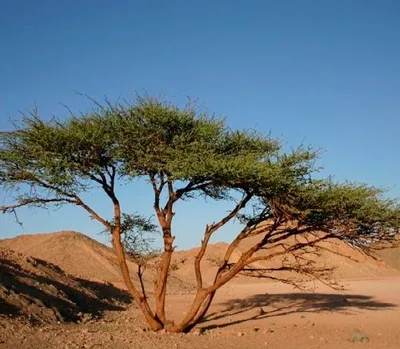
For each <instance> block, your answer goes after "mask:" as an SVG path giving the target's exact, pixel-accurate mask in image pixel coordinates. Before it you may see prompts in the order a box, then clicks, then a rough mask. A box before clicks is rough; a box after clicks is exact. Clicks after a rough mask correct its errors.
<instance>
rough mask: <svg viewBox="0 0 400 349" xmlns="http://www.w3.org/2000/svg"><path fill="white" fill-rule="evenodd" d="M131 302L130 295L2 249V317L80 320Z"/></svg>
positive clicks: (0, 279)
mask: <svg viewBox="0 0 400 349" xmlns="http://www.w3.org/2000/svg"><path fill="white" fill-rule="evenodd" d="M128 303H130V297H129V295H128V294H127V293H126V292H124V291H122V290H120V289H117V288H116V287H114V286H112V285H110V284H101V283H97V282H93V281H92V282H91V281H88V280H83V279H79V278H76V277H73V276H71V275H68V274H66V273H65V272H64V271H63V270H62V269H61V268H59V267H57V266H55V265H53V264H51V263H49V262H47V261H44V260H41V259H38V258H33V257H30V256H26V255H24V254H21V253H18V252H15V251H11V250H8V249H4V248H0V317H7V318H10V317H24V318H26V319H28V320H30V321H31V322H34V323H37V322H39V323H41V322H45V323H53V322H57V321H60V322H64V321H79V320H81V319H83V318H85V317H96V316H99V315H101V313H102V312H103V311H105V310H119V309H123V308H124V304H128Z"/></svg>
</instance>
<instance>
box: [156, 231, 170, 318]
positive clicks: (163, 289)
mask: <svg viewBox="0 0 400 349" xmlns="http://www.w3.org/2000/svg"><path fill="white" fill-rule="evenodd" d="M164 234H165V235H166V236H165V237H164V253H163V255H162V261H161V270H160V278H159V280H158V283H157V289H156V317H157V318H158V319H159V320H160V321H161V322H162V323H164V324H165V323H166V317H165V298H166V293H167V280H168V274H169V267H170V265H171V258H172V252H173V246H172V244H173V241H174V238H173V237H172V236H170V235H168V233H167V234H166V233H165V232H164Z"/></svg>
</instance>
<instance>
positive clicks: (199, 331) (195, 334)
mask: <svg viewBox="0 0 400 349" xmlns="http://www.w3.org/2000/svg"><path fill="white" fill-rule="evenodd" d="M202 334H203V331H202V330H200V329H198V330H195V331H193V332H192V335H193V336H201V335H202Z"/></svg>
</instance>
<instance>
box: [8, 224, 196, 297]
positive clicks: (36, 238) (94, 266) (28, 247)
mask: <svg viewBox="0 0 400 349" xmlns="http://www.w3.org/2000/svg"><path fill="white" fill-rule="evenodd" d="M0 247H3V248H7V249H10V250H14V251H17V252H20V253H23V254H26V255H28V256H32V257H34V258H39V259H42V260H44V261H46V262H49V263H52V264H54V265H56V266H58V267H60V268H61V269H62V270H64V271H65V272H66V273H68V274H70V275H73V276H74V277H78V278H82V279H85V280H91V281H95V282H101V283H104V282H105V283H111V284H113V285H115V286H117V287H119V288H121V289H125V284H124V283H123V281H122V277H121V273H120V269H119V266H118V262H117V259H116V256H115V253H114V251H113V250H112V248H110V247H108V246H105V245H103V244H101V243H100V242H98V241H96V240H94V239H91V238H90V237H88V236H86V235H83V234H81V233H77V232H74V231H60V232H56V233H47V234H30V235H21V236H18V237H16V238H11V239H4V240H0ZM127 263H128V267H129V270H130V273H131V276H132V279H133V281H134V283H135V284H136V286H137V287H140V285H139V283H138V278H137V265H136V264H135V263H134V262H132V261H128V262H127ZM144 280H145V285H146V289H147V290H149V291H150V292H151V291H153V289H154V280H155V269H154V268H147V270H146V272H145V274H144ZM183 280H185V279H180V278H178V277H176V276H172V278H171V283H170V285H169V292H171V293H181V292H187V291H188V290H190V289H191V288H192V286H191V284H190V283H188V282H185V281H183Z"/></svg>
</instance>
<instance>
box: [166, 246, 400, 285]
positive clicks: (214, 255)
mask: <svg viewBox="0 0 400 349" xmlns="http://www.w3.org/2000/svg"><path fill="white" fill-rule="evenodd" d="M257 240H258V238H249V239H246V240H243V241H242V243H241V244H240V245H239V246H238V248H237V249H236V250H235V252H234V253H233V255H232V258H231V261H232V262H235V261H237V260H238V258H239V257H240V255H241V254H242V253H243V252H244V251H246V250H247V249H248V248H250V247H251V246H253V245H254V244H255V243H256V242H257ZM289 242H290V241H289ZM292 243H294V241H292ZM321 245H322V246H323V247H325V248H326V250H325V251H322V252H321V255H320V256H319V257H317V256H309V257H308V258H309V259H313V260H314V261H316V263H317V265H318V266H329V267H334V268H336V269H335V271H334V273H333V276H334V277H335V278H337V279H358V278H371V277H387V276H397V275H400V248H398V249H388V250H382V251H379V252H378V253H377V257H378V259H374V258H371V257H369V256H366V255H364V254H361V253H360V252H359V251H358V250H357V249H354V248H352V247H350V246H348V245H347V244H345V243H344V242H341V241H336V242H334V243H330V242H324V243H322V244H321ZM227 247H228V244H226V243H218V244H215V245H209V246H208V249H207V252H206V254H205V256H204V258H203V261H202V272H203V279H204V281H205V282H206V283H211V282H212V281H213V279H214V276H215V273H216V271H217V267H216V263H217V262H218V261H220V260H221V259H222V257H223V256H224V254H225V251H226V249H227ZM277 250H279V247H276V248H272V249H270V250H269V251H268V253H273V252H274V251H277ZM329 250H330V251H331V252H329ZM198 251H199V249H198V248H194V249H191V250H189V251H182V252H178V253H176V254H175V256H174V263H175V265H176V266H177V268H176V271H175V273H176V275H177V276H179V277H180V278H184V279H185V280H194V279H195V274H194V269H193V263H194V260H195V256H196V254H197V253H198ZM265 253H266V252H264V251H260V252H258V253H257V254H256V255H263V254H265ZM283 258H284V257H281V258H275V259H273V260H271V261H269V262H268V263H267V262H257V263H255V264H254V265H253V267H255V268H263V267H279V266H281V263H282V259H283ZM292 274H293V275H292ZM272 276H277V277H284V276H285V277H289V278H291V277H292V276H293V277H294V276H295V275H294V273H289V274H288V273H276V274H273V275H272ZM257 280H259V281H262V282H264V281H266V280H265V279H254V278H252V279H251V282H257ZM233 282H234V283H246V282H249V278H248V277H244V276H241V275H238V276H237V277H235V278H234V280H233Z"/></svg>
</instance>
